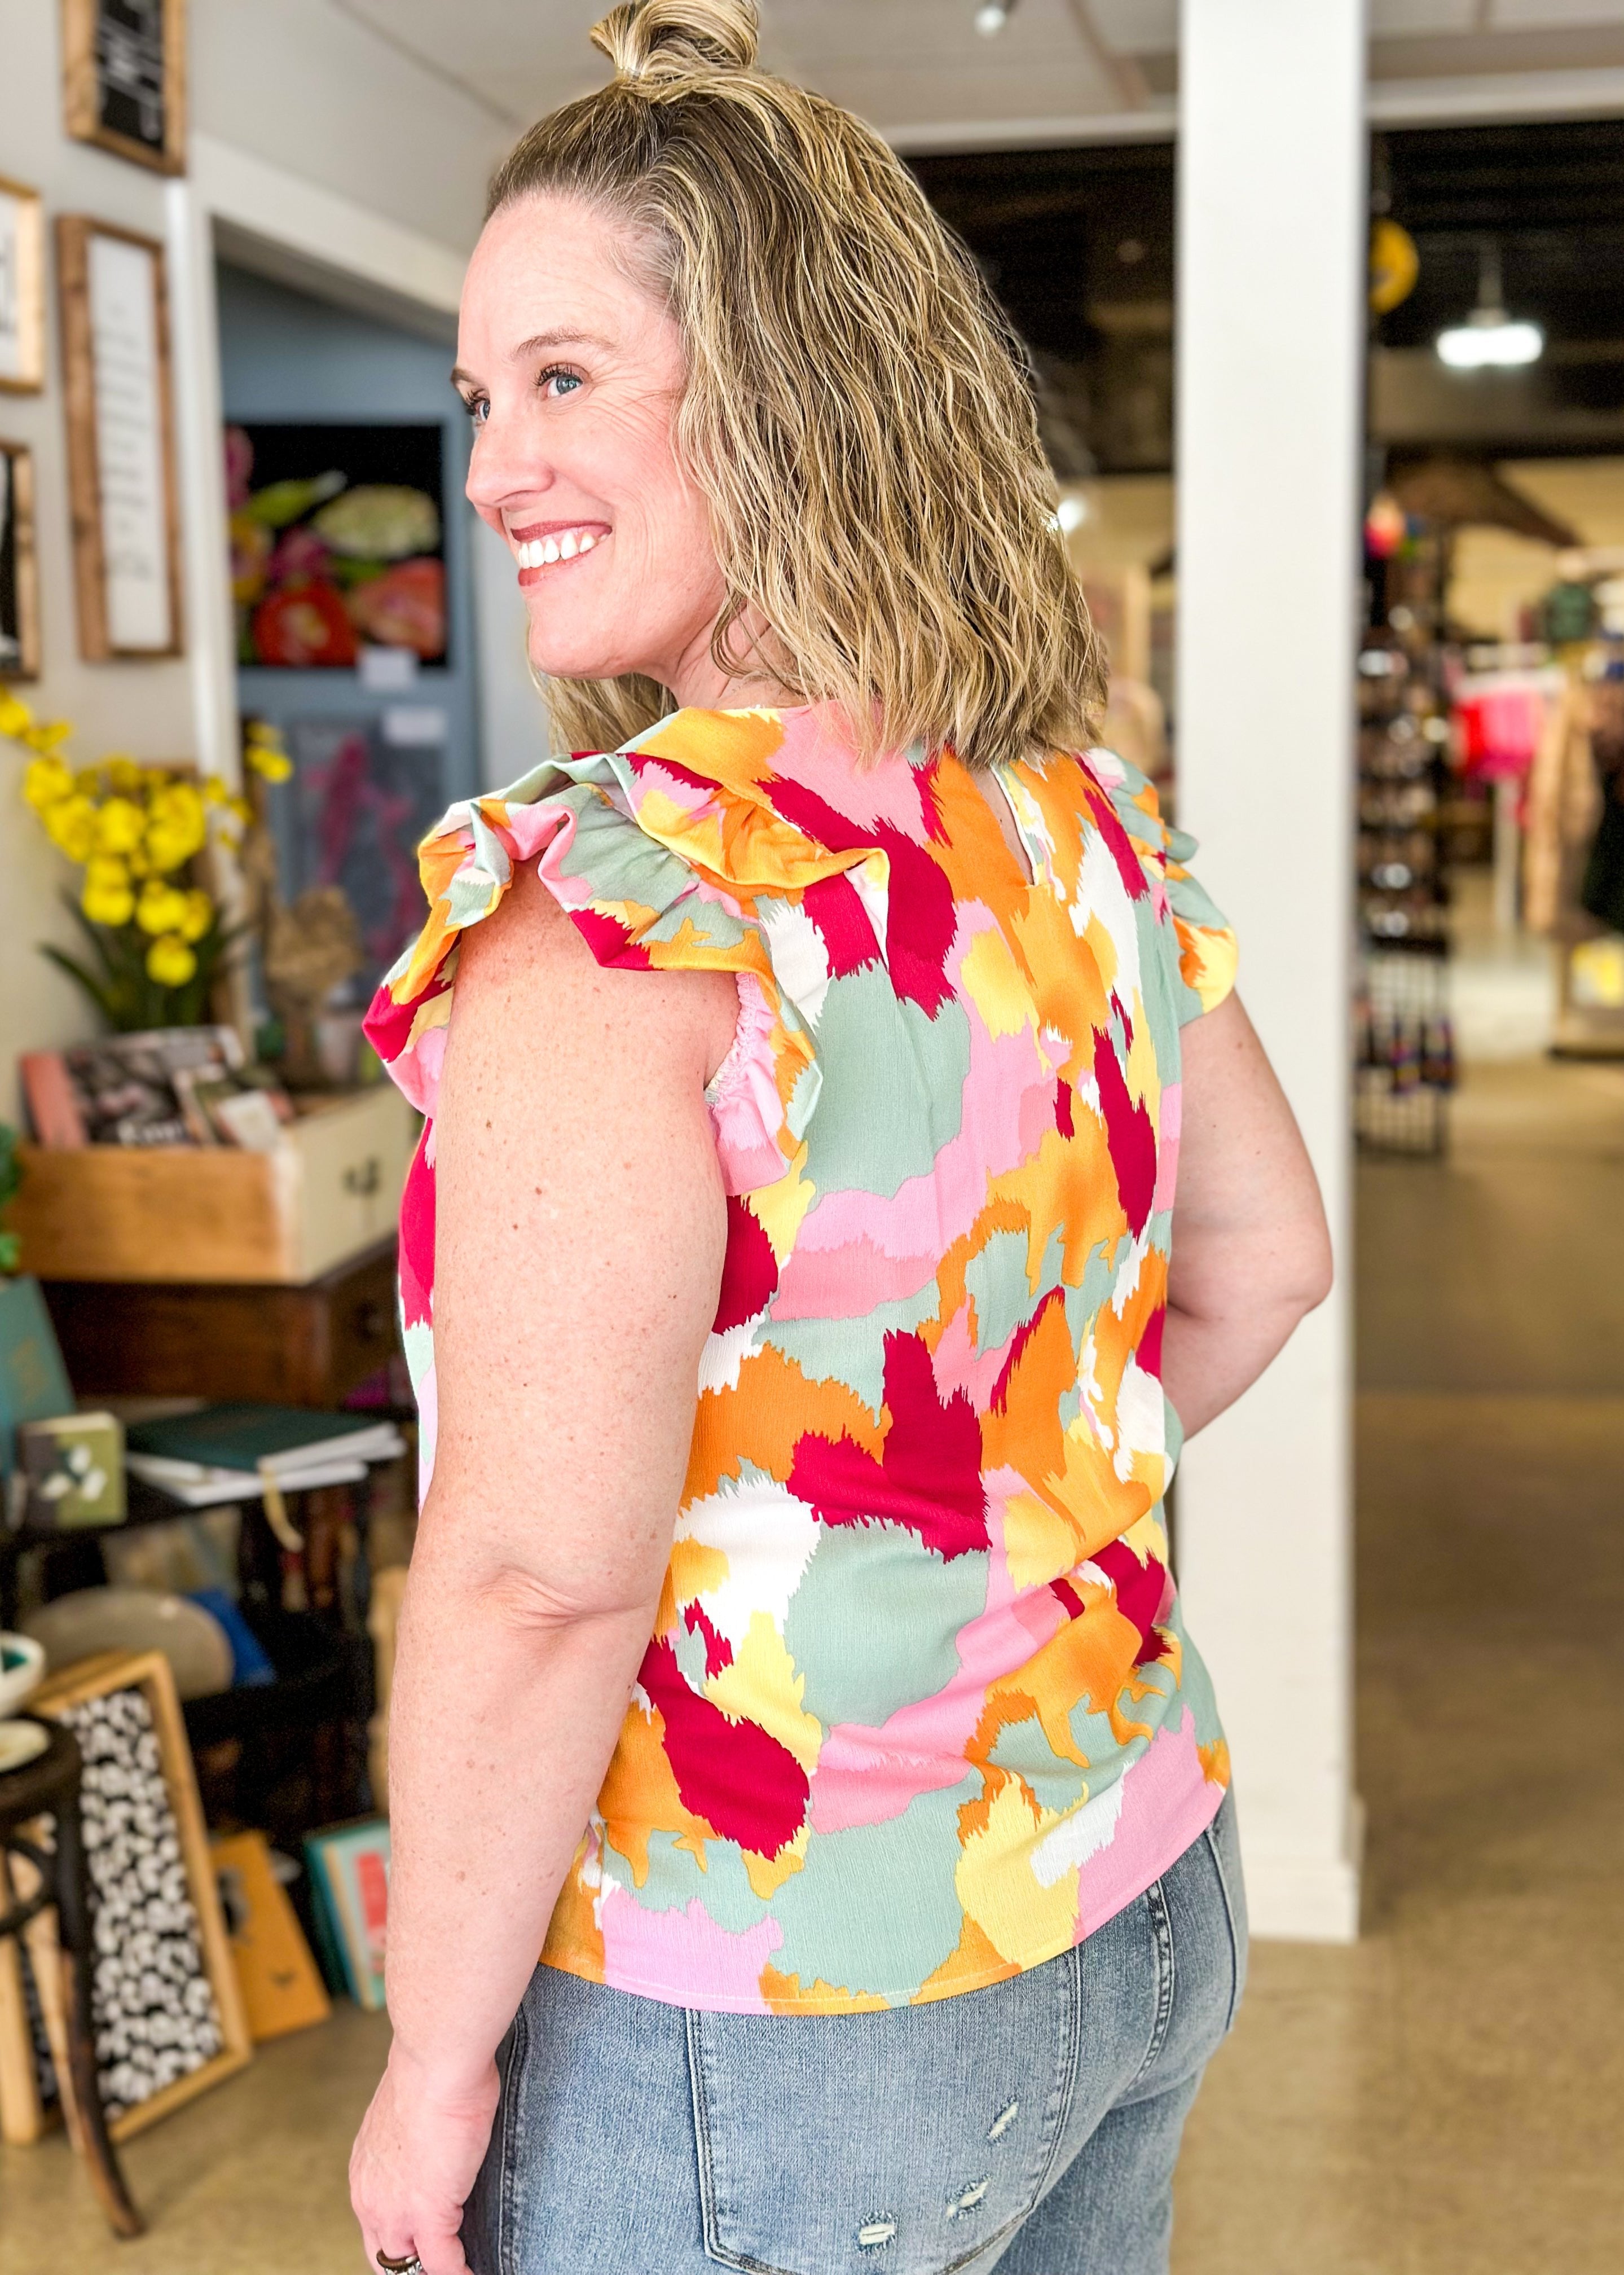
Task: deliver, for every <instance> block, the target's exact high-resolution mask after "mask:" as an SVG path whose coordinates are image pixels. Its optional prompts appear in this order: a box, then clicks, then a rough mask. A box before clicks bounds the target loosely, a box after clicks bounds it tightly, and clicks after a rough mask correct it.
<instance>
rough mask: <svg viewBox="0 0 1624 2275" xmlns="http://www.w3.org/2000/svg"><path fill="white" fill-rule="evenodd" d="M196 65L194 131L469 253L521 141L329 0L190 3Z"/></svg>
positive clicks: (471, 97)
mask: <svg viewBox="0 0 1624 2275" xmlns="http://www.w3.org/2000/svg"><path fill="white" fill-rule="evenodd" d="M447 4H448V6H449V4H450V0H447ZM35 6H36V9H39V10H40V12H43V10H42V9H40V0H35ZM583 22H585V19H583ZM584 44H585V42H583V45H584ZM191 63H192V125H193V130H194V132H198V133H200V134H206V135H208V136H209V137H210V138H211V139H212V140H215V141H216V142H224V143H228V144H230V146H231V147H233V148H235V149H238V150H242V151H248V152H252V153H253V155H255V156H258V157H261V158H263V159H266V160H267V161H268V162H270V163H271V164H273V165H275V166H277V167H279V168H280V169H281V170H283V172H285V173H290V174H296V175H298V177H299V178H300V179H301V180H304V181H306V182H310V183H313V184H315V185H318V186H319V187H321V188H322V189H327V190H331V191H334V192H336V193H337V195H339V196H340V197H344V198H348V199H350V200H351V201H352V202H353V203H355V204H356V205H359V206H363V207H366V208H370V209H371V210H372V211H373V212H374V213H379V214H387V215H389V216H390V218H391V219H392V220H394V221H395V222H397V223H399V224H400V225H401V226H402V227H403V228H406V229H412V230H417V231H420V232H421V233H422V234H423V235H424V236H425V237H429V238H435V239H437V240H438V241H439V242H440V243H442V244H443V245H446V246H451V247H453V248H454V249H456V250H457V251H459V252H462V253H469V252H471V251H472V247H473V241H474V239H475V238H476V237H477V236H478V235H479V233H480V219H481V217H482V215H483V213H484V209H485V187H486V184H487V180H488V178H489V177H490V175H491V173H492V171H493V170H494V169H495V165H496V163H497V162H498V160H499V159H500V158H502V156H503V155H505V153H506V152H507V150H508V149H509V147H510V145H511V144H512V143H513V142H514V141H515V140H517V132H516V129H515V126H514V124H513V122H512V120H511V119H510V118H506V117H502V116H500V115H499V114H498V113H497V112H496V111H495V110H494V109H492V108H491V107H490V106H488V105H487V104H486V103H485V102H482V101H481V100H480V98H479V97H478V96H477V95H476V94H472V92H471V91H469V90H467V89H465V88H463V87H457V86H456V85H455V84H453V83H452V82H451V81H449V79H442V78H440V77H438V76H437V75H435V74H434V72H431V71H429V70H428V69H427V68H426V67H425V66H424V65H423V64H419V63H417V62H415V61H413V60H412V57H411V56H410V55H408V54H406V53H405V52H404V51H403V50H402V49H400V48H397V47H396V46H395V45H393V44H392V43H391V42H389V41H388V40H385V39H381V38H380V37H379V36H378V35H377V34H375V33H374V32H373V31H371V30H369V29H368V27H367V26H366V25H365V24H364V23H361V22H359V21H358V20H357V19H356V18H355V17H353V16H351V15H348V14H346V13H345V12H344V11H342V10H341V9H339V8H336V7H334V6H332V5H331V4H329V0H193V5H192V56H191Z"/></svg>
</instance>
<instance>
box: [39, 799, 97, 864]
mask: <svg viewBox="0 0 1624 2275" xmlns="http://www.w3.org/2000/svg"><path fill="white" fill-rule="evenodd" d="M40 819H41V820H42V822H43V823H44V824H45V828H46V830H47V832H48V833H49V836H50V840H51V843H53V844H54V845H58V846H60V847H61V849H62V850H63V851H64V853H65V854H66V855H67V857H68V858H69V860H70V861H88V860H89V858H90V857H91V855H92V854H93V853H94V851H95V850H96V810H95V807H94V805H92V804H91V802H90V800H89V799H88V798H87V797H79V796H78V795H77V794H76V795H74V796H73V797H64V798H58V800H57V803H56V805H48V806H47V807H46V808H45V810H44V811H43V813H42V814H41V816H40Z"/></svg>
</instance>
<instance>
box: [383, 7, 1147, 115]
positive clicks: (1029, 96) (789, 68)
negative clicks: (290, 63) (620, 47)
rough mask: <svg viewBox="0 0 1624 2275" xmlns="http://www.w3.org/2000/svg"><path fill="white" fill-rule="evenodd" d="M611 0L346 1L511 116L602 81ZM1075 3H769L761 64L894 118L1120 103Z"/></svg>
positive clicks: (1085, 108)
mask: <svg viewBox="0 0 1624 2275" xmlns="http://www.w3.org/2000/svg"><path fill="white" fill-rule="evenodd" d="M604 4H605V0H568V4H562V5H553V6H549V7H547V8H538V7H537V6H536V5H535V0H457V5H456V6H455V7H450V6H448V5H447V4H446V0H344V5H345V6H346V7H347V8H348V10H349V11H351V13H353V14H355V15H358V16H360V17H362V18H364V19H366V21H367V22H369V23H371V24H372V25H373V26H374V28H375V29H376V30H377V31H378V32H379V33H380V34H381V35H382V36H384V37H385V38H390V39H393V40H395V41H397V42H400V43H401V44H403V45H405V46H407V47H409V48H410V49H412V50H413V51H414V52H415V53H417V54H418V55H419V57H421V58H422V59H423V60H424V61H425V62H426V63H427V64H429V65H430V66H431V67H433V68H434V69H437V70H439V71H441V72H444V73H445V74H446V75H447V76H449V77H453V78H456V79H460V80H461V81H462V82H463V84H464V85H465V86H468V87H472V88H474V89H475V90H477V92H478V93H479V94H480V95H481V96H482V97H483V98H484V100H485V101H486V102H488V103H489V104H491V105H492V106H493V107H494V108H495V110H498V111H500V112H501V113H502V115H503V116H504V117H509V118H511V119H513V120H515V121H528V120H529V119H531V118H533V117H537V116H538V115H539V114H540V112H541V111H543V110H547V109H548V108H549V107H550V106H551V105H552V104H554V103H557V102H564V101H567V100H568V98H569V97H570V96H571V95H573V94H582V93H584V92H585V90H586V89H587V88H588V87H594V86H597V85H599V84H601V80H602V78H603V69H604V67H603V65H602V64H601V61H600V59H599V58H598V57H597V56H596V55H595V54H594V52H593V49H591V48H590V47H589V45H588V43H587V38H586V34H587V31H588V29H589V27H590V26H591V25H592V24H593V22H595V21H596V19H597V18H598V17H599V16H600V15H601V13H602V12H603V6H604ZM1073 4H1074V0H1021V4H1020V5H1019V6H1017V7H1016V8H1015V9H1014V11H1013V12H1012V14H1011V16H1010V19H1009V21H1008V24H1007V25H1006V26H1005V27H1004V29H1003V30H1002V31H1001V33H999V34H997V36H996V37H995V38H993V39H987V38H985V37H984V36H983V35H982V34H980V33H978V31H977V30H976V28H975V0H768V5H767V7H766V8H765V9H764V10H763V15H764V18H765V24H764V28H763V39H762V60H763V62H764V63H766V64H767V65H768V66H769V67H770V68H773V69H776V70H780V71H782V72H786V73H788V74H789V76H791V77H793V78H795V79H802V80H804V82H805V83H806V84H807V85H808V86H811V87H817V88H819V89H820V91H821V92H823V93H825V94H828V95H830V96H832V97H833V98H834V99H835V101H837V102H844V103H848V104H850V107H851V108H852V109H853V110H857V111H860V112H861V113H862V114H863V116H864V117H867V118H870V119H872V120H873V121H874V122H875V123H876V124H878V125H885V126H889V125H909V124H914V123H918V122H925V121H931V120H938V119H949V120H952V119H963V120H971V119H982V118H986V117H1009V118H1022V117H1054V116H1055V115H1056V114H1057V113H1065V112H1080V113H1084V114H1097V113H1100V112H1107V111H1114V110H1118V109H1119V108H1120V107H1121V95H1120V92H1119V89H1118V88H1117V87H1116V86H1115V85H1114V83H1113V80H1112V78H1111V75H1110V72H1109V69H1108V65H1107V63H1106V62H1105V60H1103V59H1102V58H1101V57H1099V56H1098V55H1096V54H1095V53H1093V52H1092V51H1091V49H1090V46H1089V44H1088V42H1086V40H1085V39H1084V36H1083V34H1081V32H1080V31H1079V29H1078V26H1077V21H1076V16H1075V15H1074V13H1073ZM1113 4H1114V8H1115V12H1116V13H1117V14H1118V15H1121V16H1123V17H1124V18H1126V17H1129V16H1131V15H1135V14H1143V15H1144V17H1145V18H1146V19H1150V20H1152V22H1154V21H1155V20H1158V19H1163V18H1167V17H1170V16H1171V15H1172V14H1173V13H1174V12H1175V0H1113ZM1159 36H1160V35H1158V38H1159ZM1156 43H1157V42H1156V41H1152V45H1154V44H1156Z"/></svg>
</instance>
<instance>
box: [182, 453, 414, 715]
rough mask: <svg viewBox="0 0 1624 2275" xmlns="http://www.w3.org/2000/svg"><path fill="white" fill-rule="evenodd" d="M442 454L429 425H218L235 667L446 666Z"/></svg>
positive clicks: (338, 668) (412, 669)
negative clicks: (384, 658) (381, 657)
mask: <svg viewBox="0 0 1624 2275" xmlns="http://www.w3.org/2000/svg"><path fill="white" fill-rule="evenodd" d="M444 450H445V430H444V428H443V427H442V425H440V424H439V423H438V422H437V421H436V422H434V423H432V424H431V423H429V422H427V421H424V422H422V423H420V424H412V425H405V424H401V425H395V426H383V425H374V426H370V427H351V426H337V425H327V424H321V425H316V424H298V425H296V424H293V423H291V422H290V421H283V420H259V421H255V422H253V424H250V425H238V426H230V427H227V428H226V431H225V464H226V488H227V498H228V501H229V505H230V532H229V534H230V548H231V588H232V592H233V593H234V595H235V598H236V601H237V660H238V662H239V663H243V664H247V665H250V666H255V667H259V668H261V669H271V670H282V671H311V670H319V669H328V670H333V669H337V670H344V669H354V668H355V666H356V665H357V664H358V663H359V662H360V661H361V660H362V658H363V656H367V657H370V658H372V659H376V657H377V655H378V653H379V651H380V650H389V649H393V650H396V651H397V652H398V654H397V657H395V658H391V659H389V660H390V661H398V662H399V663H400V664H401V665H403V666H404V667H405V668H406V671H407V673H408V674H410V673H411V672H412V671H414V670H415V669H416V668H417V667H418V666H419V665H426V666H427V667H429V668H431V669H433V668H434V667H436V666H439V665H442V664H444V663H445V662H446V661H448V646H449V641H448V627H447V623H446V579H445V517H444V475H443V457H444ZM403 684H410V682H409V678H408V679H407V680H406V681H405V682H404V683H403Z"/></svg>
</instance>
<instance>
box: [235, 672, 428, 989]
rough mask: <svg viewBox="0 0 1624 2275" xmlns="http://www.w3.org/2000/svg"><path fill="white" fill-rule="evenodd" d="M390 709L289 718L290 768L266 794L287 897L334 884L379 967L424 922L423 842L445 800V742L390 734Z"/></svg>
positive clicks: (373, 966) (372, 969)
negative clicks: (396, 738)
mask: <svg viewBox="0 0 1624 2275" xmlns="http://www.w3.org/2000/svg"><path fill="white" fill-rule="evenodd" d="M393 716H394V714H392V713H391V712H390V711H389V710H387V709H386V710H385V711H384V712H383V714H381V718H378V719H333V718H321V719H295V720H293V721H291V722H290V724H289V726H288V729H287V742H288V752H289V755H290V756H291V759H292V760H293V776H292V779H291V781H290V782H286V783H284V784H283V785H280V786H279V787H278V788H276V789H275V790H272V792H271V793H270V796H271V800H272V810H273V812H274V813H276V817H277V820H278V821H279V824H280V825H281V841H282V843H283V848H284V851H283V878H284V882H285V888H286V890H287V893H288V897H289V898H290V899H296V898H297V897H298V895H299V894H300V893H302V892H306V891H307V890H308V889H309V888H310V887H311V886H313V885H336V886H337V887H338V888H340V890H341V891H342V892H343V894H344V898H345V899H346V900H347V901H348V902H349V903H350V906H351V909H352V910H353V911H354V912H355V920H356V922H357V924H358V925H359V926H360V932H361V941H362V945H363V946H364V947H365V949H366V954H367V957H368V971H369V973H371V974H374V975H375V974H376V973H377V972H378V971H381V970H382V968H383V966H384V965H385V964H388V963H389V962H390V961H391V960H392V959H393V958H394V957H395V956H397V954H398V953H399V950H400V946H401V942H402V941H404V940H407V939H409V938H410V937H411V935H412V933H414V932H415V931H416V929H417V927H418V926H419V924H420V923H421V921H422V916H423V891H422V887H421V886H420V885H419V882H418V863H417V847H418V841H419V838H421V837H422V836H423V835H424V833H425V832H426V831H427V829H428V828H431V827H432V825H433V824H434V821H435V820H437V819H438V818H439V813H440V810H441V806H442V804H443V802H444V789H443V785H444V781H445V750H444V746H443V743H440V744H427V745H413V744H406V745H404V746H402V745H399V744H395V743H393V742H391V741H390V739H389V728H390V725H391V723H392V720H393ZM368 984H369V985H370V979H369V982H368ZM362 1001H365V999H364V998H363V999H362ZM358 1008H359V1007H358Z"/></svg>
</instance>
